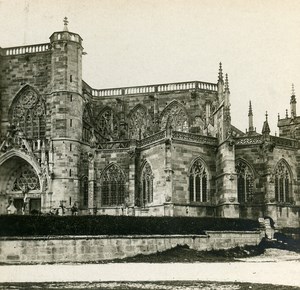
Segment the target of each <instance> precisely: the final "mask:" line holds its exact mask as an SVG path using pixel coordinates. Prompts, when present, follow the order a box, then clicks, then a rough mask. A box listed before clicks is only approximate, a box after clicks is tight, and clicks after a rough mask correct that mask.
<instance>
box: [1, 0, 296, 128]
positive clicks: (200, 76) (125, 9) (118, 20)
mask: <svg viewBox="0 0 300 290" xmlns="http://www.w3.org/2000/svg"><path fill="white" fill-rule="evenodd" d="M65 16H67V17H68V19H69V30H70V31H72V32H76V33H78V34H80V35H81V37H82V38H83V46H84V49H85V51H86V52H87V55H85V56H83V58H84V59H83V78H84V80H85V81H86V82H87V83H88V84H89V85H91V86H92V87H94V88H108V87H120V86H134V85H146V84H155V83H168V82H177V81H190V80H199V81H207V82H217V75H218V63H219V62H220V61H222V63H223V69H224V72H227V73H228V74H229V83H230V90H231V103H232V106H231V108H232V123H233V125H235V126H237V127H238V128H239V129H241V130H243V131H244V130H245V129H246V128H247V127H248V119H247V118H248V117H247V115H248V106H249V100H252V107H253V112H254V126H256V127H257V131H258V132H261V129H262V123H263V121H264V119H265V111H266V110H267V111H268V113H269V123H270V127H271V131H272V132H271V133H272V134H274V133H275V130H277V127H276V123H277V114H278V113H280V115H281V117H283V116H285V109H286V108H288V109H289V108H290V105H289V101H290V95H291V84H292V83H294V84H295V90H296V96H297V95H299V96H300V53H299V52H300V1H298V0H260V1H258V0H218V1H217V0H180V1H178V0H172V1H171V0H89V1H83V0H51V1H46V0H0V35H1V41H0V46H1V47H9V46H19V45H29V44H35V43H44V42H48V41H49V37H50V35H51V34H52V33H53V32H54V31H60V30H62V28H63V22H62V20H63V18H64V17H65ZM298 102H299V103H300V98H299V97H298ZM298 113H299V115H300V107H299V105H298ZM277 132H278V130H277Z"/></svg>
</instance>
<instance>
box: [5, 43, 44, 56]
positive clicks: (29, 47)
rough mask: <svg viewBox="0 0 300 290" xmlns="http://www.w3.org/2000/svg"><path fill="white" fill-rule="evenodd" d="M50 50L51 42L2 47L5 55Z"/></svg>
mask: <svg viewBox="0 0 300 290" xmlns="http://www.w3.org/2000/svg"><path fill="white" fill-rule="evenodd" d="M48 50H50V43H43V44H36V45H26V46H18V47H8V48H3V49H2V51H3V55H4V56H10V55H19V54H26V53H38V52H45V51H48Z"/></svg>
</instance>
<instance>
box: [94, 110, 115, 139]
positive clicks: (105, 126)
mask: <svg viewBox="0 0 300 290" xmlns="http://www.w3.org/2000/svg"><path fill="white" fill-rule="evenodd" d="M97 120H98V124H97V127H98V131H99V133H100V135H101V136H102V137H103V138H106V139H107V140H109V141H113V140H116V139H117V138H118V135H119V122H118V118H117V117H116V115H115V114H114V112H113V110H112V109H110V108H105V109H103V110H102V111H101V112H100V114H99V115H98V118H97Z"/></svg>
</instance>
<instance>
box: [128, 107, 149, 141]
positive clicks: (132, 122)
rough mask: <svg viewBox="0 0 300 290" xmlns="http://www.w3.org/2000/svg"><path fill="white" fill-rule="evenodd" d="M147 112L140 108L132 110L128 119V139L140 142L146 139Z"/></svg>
mask: <svg viewBox="0 0 300 290" xmlns="http://www.w3.org/2000/svg"><path fill="white" fill-rule="evenodd" d="M146 132H147V112H146V110H145V108H143V107H142V106H137V107H136V108H134V109H133V110H132V112H131V114H130V117H129V138H130V139H136V140H141V139H143V138H144V137H146Z"/></svg>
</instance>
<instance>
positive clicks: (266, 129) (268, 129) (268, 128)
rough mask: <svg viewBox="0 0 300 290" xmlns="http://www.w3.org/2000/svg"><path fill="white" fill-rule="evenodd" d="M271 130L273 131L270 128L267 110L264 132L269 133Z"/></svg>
mask: <svg viewBox="0 0 300 290" xmlns="http://www.w3.org/2000/svg"><path fill="white" fill-rule="evenodd" d="M270 132H271V130H270V126H269V123H268V112H267V111H266V121H264V124H263V128H262V134H264V135H269V134H270Z"/></svg>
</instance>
